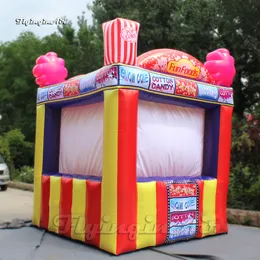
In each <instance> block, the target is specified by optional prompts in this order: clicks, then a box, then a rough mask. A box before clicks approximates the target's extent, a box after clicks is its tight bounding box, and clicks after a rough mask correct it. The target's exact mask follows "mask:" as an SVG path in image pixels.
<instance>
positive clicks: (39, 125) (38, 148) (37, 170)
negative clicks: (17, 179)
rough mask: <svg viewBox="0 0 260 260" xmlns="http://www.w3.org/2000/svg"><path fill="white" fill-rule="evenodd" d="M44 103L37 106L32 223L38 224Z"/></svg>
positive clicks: (39, 216) (39, 215)
mask: <svg viewBox="0 0 260 260" xmlns="http://www.w3.org/2000/svg"><path fill="white" fill-rule="evenodd" d="M44 119H45V105H40V106H37V118H36V140H35V163H34V205H33V217H32V223H33V225H35V226H40V218H41V193H42V168H43V144H44Z"/></svg>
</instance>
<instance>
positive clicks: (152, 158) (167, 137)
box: [137, 100, 205, 177]
mask: <svg viewBox="0 0 260 260" xmlns="http://www.w3.org/2000/svg"><path fill="white" fill-rule="evenodd" d="M204 117H205V116H204V110H203V109H198V108H186V107H180V106H174V105H168V104H161V103H154V102H148V101H142V100H140V101H139V107H138V142H137V173H138V177H152V176H160V177H166V176H189V177H191V176H200V175H201V173H202V163H203V144H204Z"/></svg>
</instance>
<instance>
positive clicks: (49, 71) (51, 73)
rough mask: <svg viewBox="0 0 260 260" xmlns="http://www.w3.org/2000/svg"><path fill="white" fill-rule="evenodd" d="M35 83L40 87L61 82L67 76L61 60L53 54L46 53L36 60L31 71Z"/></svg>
mask: <svg viewBox="0 0 260 260" xmlns="http://www.w3.org/2000/svg"><path fill="white" fill-rule="evenodd" d="M32 73H33V75H34V77H35V78H36V80H35V82H36V84H37V85H39V86H40V87H44V86H48V85H52V84H57V83H60V82H63V81H64V80H65V79H66V77H67V76H68V71H67V69H66V68H65V62H64V60H63V59H61V58H58V55H57V54H56V53H55V52H48V53H47V54H46V55H42V56H40V57H39V58H38V59H37V60H36V65H35V66H34V68H33V71H32Z"/></svg>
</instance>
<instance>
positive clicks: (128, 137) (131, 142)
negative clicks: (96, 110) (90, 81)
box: [117, 89, 139, 254]
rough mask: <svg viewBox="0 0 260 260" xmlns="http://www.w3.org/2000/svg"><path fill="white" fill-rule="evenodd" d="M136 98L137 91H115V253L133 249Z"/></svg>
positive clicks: (135, 218)
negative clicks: (116, 149) (116, 164)
mask: <svg viewBox="0 0 260 260" xmlns="http://www.w3.org/2000/svg"><path fill="white" fill-rule="evenodd" d="M138 95H139V91H138V90H126V89H119V90H118V99H119V100H118V178H117V194H118V197H117V224H118V227H119V230H118V233H117V254H121V253H123V252H128V251H133V250H135V249H136V228H135V225H136V223H137V184H136V147H137V109H138ZM122 229H124V230H122ZM126 230H127V232H121V231H126Z"/></svg>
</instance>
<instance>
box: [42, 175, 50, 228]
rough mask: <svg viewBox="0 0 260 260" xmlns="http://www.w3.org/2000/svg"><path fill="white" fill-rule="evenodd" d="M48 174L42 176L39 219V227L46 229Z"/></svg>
mask: <svg viewBox="0 0 260 260" xmlns="http://www.w3.org/2000/svg"><path fill="white" fill-rule="evenodd" d="M49 200H50V176H44V175H43V176H42V196H41V219H40V227H41V228H44V229H48V225H49V211H50V210H49Z"/></svg>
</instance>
